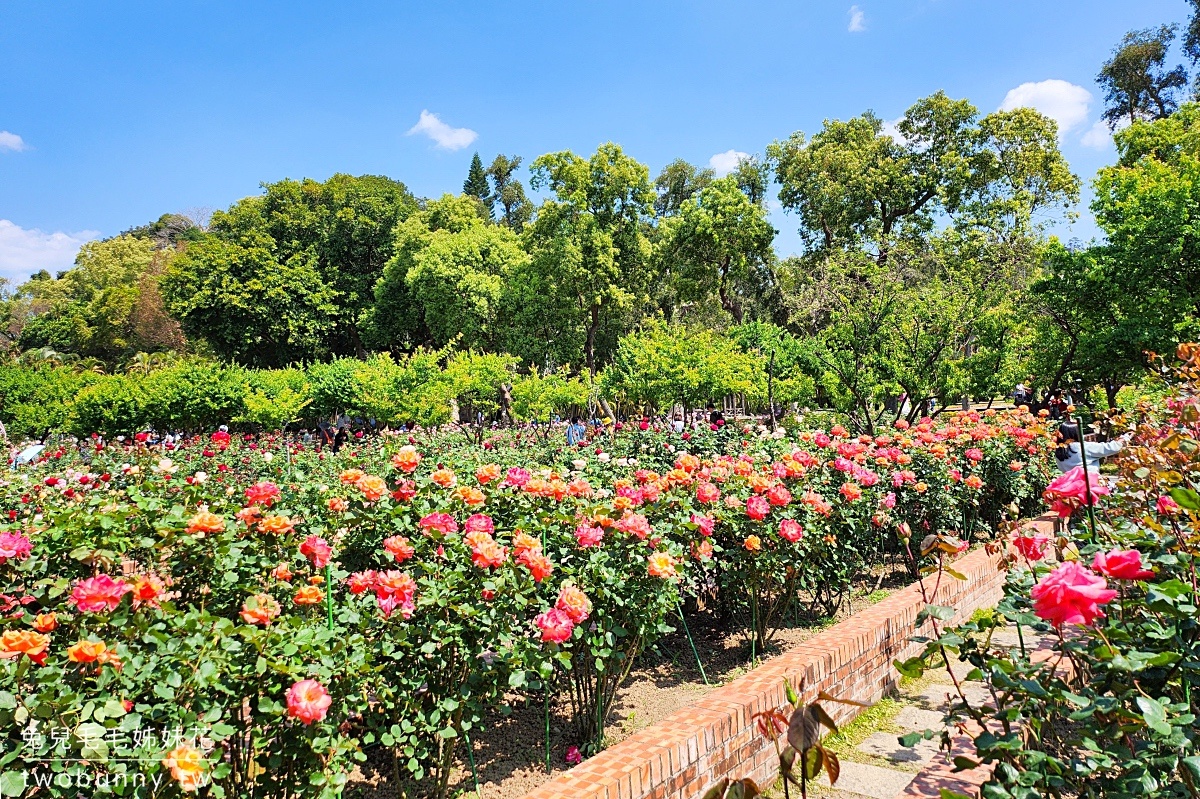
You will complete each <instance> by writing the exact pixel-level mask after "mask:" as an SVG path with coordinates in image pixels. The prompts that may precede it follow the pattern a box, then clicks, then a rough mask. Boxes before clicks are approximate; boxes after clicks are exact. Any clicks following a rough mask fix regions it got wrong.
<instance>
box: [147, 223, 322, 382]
mask: <svg viewBox="0 0 1200 799" xmlns="http://www.w3.org/2000/svg"><path fill="white" fill-rule="evenodd" d="M162 289H163V295H164V297H165V299H166V303H167V308H168V309H169V310H170V312H171V313H172V315H173V316H175V318H177V319H179V321H180V322H181V323H182V324H183V328H184V330H185V331H186V332H187V333H188V334H189V335H193V336H197V337H200V338H203V339H204V340H205V341H206V342H207V343H208V345H209V346H210V347H211V348H212V350H213V352H214V353H215V354H216V355H218V356H219V357H221V358H226V359H230V360H234V361H237V362H239V363H243V364H248V365H252V366H264V367H279V366H285V365H287V364H289V363H291V362H293V361H304V360H311V359H314V358H320V357H324V356H326V355H328V354H329V347H328V342H329V331H330V329H331V327H333V325H334V324H335V323H336V320H337V318H338V314H339V311H340V310H341V308H339V306H338V305H337V303H336V299H337V293H336V291H335V290H334V289H333V288H331V287H330V286H329V285H328V284H327V283H326V282H325V280H324V279H323V278H322V275H321V270H320V267H319V264H318V262H317V258H316V255H315V253H314V252H313V251H312V250H311V249H305V250H301V251H300V252H297V253H294V254H293V255H291V256H290V257H288V258H287V259H286V260H284V261H282V262H281V261H280V260H279V257H278V255H277V251H276V247H275V242H274V240H273V239H272V238H271V237H270V236H268V235H267V234H266V233H264V232H262V231H261V230H254V229H250V230H248V231H246V232H244V233H242V234H240V235H238V236H237V238H236V240H233V241H230V240H229V239H228V238H226V237H225V236H207V237H205V238H204V239H202V240H201V241H198V242H195V243H194V244H192V245H190V246H189V247H188V248H187V250H186V251H185V252H184V253H182V254H180V255H179V256H178V257H177V258H176V259H175V261H174V262H173V263H172V264H171V266H170V268H169V269H168V270H167V271H166V273H165V274H164V275H163V277H162Z"/></svg>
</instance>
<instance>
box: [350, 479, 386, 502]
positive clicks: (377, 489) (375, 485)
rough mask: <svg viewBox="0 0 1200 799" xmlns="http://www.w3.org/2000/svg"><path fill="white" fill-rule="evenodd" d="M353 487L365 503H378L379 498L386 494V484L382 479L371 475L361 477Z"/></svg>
mask: <svg viewBox="0 0 1200 799" xmlns="http://www.w3.org/2000/svg"><path fill="white" fill-rule="evenodd" d="M355 485H357V486H358V490H359V491H361V492H362V495H363V499H365V500H366V501H367V502H378V501H379V499H380V497H382V496H383V495H384V494H386V493H387V483H386V482H385V481H384V479H383V478H382V477H376V476H375V475H373V474H368V475H365V476H363V477H362V478H361V479H360V480H359V481H358V482H357V483H355Z"/></svg>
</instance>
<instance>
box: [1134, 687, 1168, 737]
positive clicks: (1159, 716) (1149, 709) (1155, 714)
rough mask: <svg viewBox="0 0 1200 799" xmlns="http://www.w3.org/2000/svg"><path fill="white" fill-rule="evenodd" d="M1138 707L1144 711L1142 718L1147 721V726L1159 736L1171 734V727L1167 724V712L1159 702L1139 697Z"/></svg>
mask: <svg viewBox="0 0 1200 799" xmlns="http://www.w3.org/2000/svg"><path fill="white" fill-rule="evenodd" d="M1137 705H1138V707H1140V708H1141V709H1142V718H1143V719H1145V720H1146V726H1148V727H1149V728H1150V729H1152V730H1154V731H1155V732H1157V733H1158V734H1159V735H1170V734H1171V725H1170V724H1169V723H1168V722H1167V711H1166V709H1165V708H1164V707H1163V706H1162V705H1161V704H1160V703H1159V702H1158V701H1157V700H1154V699H1150V698H1149V697H1145V696H1139V697H1138V698H1137Z"/></svg>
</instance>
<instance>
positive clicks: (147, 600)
mask: <svg viewBox="0 0 1200 799" xmlns="http://www.w3.org/2000/svg"><path fill="white" fill-rule="evenodd" d="M165 588H166V586H164V585H163V581H162V580H160V579H159V578H158V577H156V576H155V575H153V574H143V575H142V576H140V577H138V578H137V580H135V581H134V583H133V592H132V593H133V606H134V607H135V608H136V607H140V606H141V605H149V606H150V607H152V608H156V607H158V600H159V597H161V596H162V593H163V591H164V590H165Z"/></svg>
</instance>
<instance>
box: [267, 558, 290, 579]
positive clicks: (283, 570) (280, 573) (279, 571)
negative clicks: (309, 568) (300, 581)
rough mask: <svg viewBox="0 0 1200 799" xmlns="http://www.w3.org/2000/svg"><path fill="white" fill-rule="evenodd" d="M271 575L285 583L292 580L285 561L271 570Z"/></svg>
mask: <svg viewBox="0 0 1200 799" xmlns="http://www.w3.org/2000/svg"><path fill="white" fill-rule="evenodd" d="M271 576H272V577H274V578H275V579H276V580H282V581H283V582H285V583H290V582H291V581H292V570H291V569H289V568H288V565H287V564H286V563H280V564H279V565H278V566H276V567H275V568H274V569H272V570H271Z"/></svg>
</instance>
